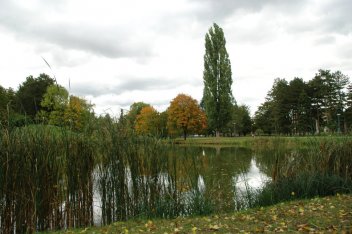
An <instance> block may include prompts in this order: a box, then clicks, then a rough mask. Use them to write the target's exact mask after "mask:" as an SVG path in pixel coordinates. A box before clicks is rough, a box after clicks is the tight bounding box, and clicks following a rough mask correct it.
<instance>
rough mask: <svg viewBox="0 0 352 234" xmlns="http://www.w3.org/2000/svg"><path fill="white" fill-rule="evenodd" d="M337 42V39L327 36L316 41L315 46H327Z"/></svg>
mask: <svg viewBox="0 0 352 234" xmlns="http://www.w3.org/2000/svg"><path fill="white" fill-rule="evenodd" d="M335 42H336V38H335V37H334V36H331V35H326V36H321V37H319V38H318V39H316V40H315V42H314V43H315V44H317V45H327V44H333V43H335Z"/></svg>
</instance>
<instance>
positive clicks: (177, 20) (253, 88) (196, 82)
mask: <svg viewBox="0 0 352 234" xmlns="http://www.w3.org/2000/svg"><path fill="white" fill-rule="evenodd" d="M351 12H352V1H351V0H286V1H285V0H177V1H176V0H148V1H143V0H139V1H138V0H129V1H126V0H124V1H122V0H111V1H108V0H100V1H93V0H92V1H87V0H70V1H69V0H56V1H47V0H26V1H19V0H18V1H9V0H0V85H1V86H3V87H5V88H8V87H12V88H14V89H17V88H18V86H19V84H20V83H22V82H23V81H24V80H25V78H26V77H27V76H29V75H33V76H35V77H37V76H38V75H39V74H40V73H47V74H49V75H51V76H53V75H55V76H56V78H57V81H58V83H59V84H61V85H63V86H64V87H66V88H67V89H69V91H70V93H71V94H74V95H78V96H81V97H85V98H86V99H88V100H89V101H91V102H92V103H93V104H95V111H96V113H98V114H101V113H110V114H116V115H118V114H119V108H125V109H129V106H130V105H131V104H132V103H133V102H138V101H143V102H146V103H150V104H152V105H153V106H154V107H156V108H157V109H158V110H159V111H163V110H165V109H166V108H167V106H168V105H169V103H170V101H171V100H172V99H173V98H174V97H176V95H177V94H179V93H185V94H188V95H191V96H192V97H194V98H196V99H197V100H198V101H200V99H201V98H202V92H203V55H204V51H205V49H204V36H205V34H206V32H207V31H208V29H209V28H210V27H211V25H212V24H213V22H216V23H217V24H218V25H219V26H220V27H222V28H223V30H224V33H225V38H226V41H227V45H226V47H227V51H228V53H229V55H230V59H231V63H232V74H233V77H232V78H233V86H232V91H233V95H234V97H235V99H236V101H237V103H238V104H246V105H248V106H250V109H251V112H252V113H254V111H255V110H256V109H257V106H258V105H259V104H260V103H262V102H263V101H264V98H265V96H266V94H267V92H268V90H269V89H270V88H271V86H272V84H273V80H274V79H275V78H277V77H280V78H286V79H287V80H291V79H293V78H294V77H301V78H303V79H304V80H309V79H311V78H312V77H313V76H314V74H315V73H316V72H317V71H318V69H320V68H323V69H330V70H332V71H336V70H340V71H341V72H342V73H344V74H346V75H348V76H350V77H351V76H352V59H351V58H352V13H351ZM42 57H43V58H45V59H46V60H47V61H48V62H49V64H50V65H51V67H52V70H50V69H49V67H48V66H47V65H46V64H45V62H44V61H43V60H42ZM69 80H70V84H71V86H70V88H69Z"/></svg>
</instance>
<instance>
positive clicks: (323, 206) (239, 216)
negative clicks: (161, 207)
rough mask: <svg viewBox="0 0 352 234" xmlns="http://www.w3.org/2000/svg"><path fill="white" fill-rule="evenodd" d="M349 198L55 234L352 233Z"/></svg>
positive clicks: (300, 202) (325, 199)
mask: <svg viewBox="0 0 352 234" xmlns="http://www.w3.org/2000/svg"><path fill="white" fill-rule="evenodd" d="M351 204H352V196H351V195H337V196H333V197H325V198H314V199H310V200H299V201H292V202H287V203H280V204H277V205H275V206H270V207H265V208H257V209H249V210H246V211H243V212H237V213H225V214H218V215H212V216H204V217H189V218H184V217H179V218H176V219H156V220H132V221H127V222H116V223H114V224H112V225H109V226H104V227H100V228H95V227H94V228H85V229H75V230H68V231H62V232H57V233H213V232H216V233H237V232H250V233H252V232H265V231H269V232H280V231H281V232H297V231H299V232H313V233H314V232H340V233H344V232H345V233H350V232H351V231H352V206H351Z"/></svg>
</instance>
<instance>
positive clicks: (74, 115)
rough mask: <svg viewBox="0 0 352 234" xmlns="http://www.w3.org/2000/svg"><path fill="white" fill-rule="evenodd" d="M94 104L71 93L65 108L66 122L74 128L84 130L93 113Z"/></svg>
mask: <svg viewBox="0 0 352 234" xmlns="http://www.w3.org/2000/svg"><path fill="white" fill-rule="evenodd" d="M91 109H92V105H91V104H88V103H87V101H86V100H85V99H82V98H79V97H76V96H73V95H71V96H70V101H69V103H68V106H67V108H66V109H65V115H64V118H65V122H66V124H67V125H69V126H70V127H71V128H72V129H74V130H82V128H83V126H84V124H85V122H87V120H88V118H89V115H90V114H91Z"/></svg>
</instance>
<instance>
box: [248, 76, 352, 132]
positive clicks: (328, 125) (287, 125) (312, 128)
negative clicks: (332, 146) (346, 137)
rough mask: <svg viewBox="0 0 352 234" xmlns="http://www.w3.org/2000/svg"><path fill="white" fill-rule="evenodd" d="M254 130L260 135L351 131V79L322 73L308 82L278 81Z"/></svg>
mask: <svg viewBox="0 0 352 234" xmlns="http://www.w3.org/2000/svg"><path fill="white" fill-rule="evenodd" d="M253 128H254V130H256V131H257V133H264V134H286V135H305V134H319V133H322V132H329V133H334V132H335V133H336V132H337V133H339V132H345V133H347V132H349V131H351V128H352V85H350V84H349V77H348V76H346V75H344V74H342V73H341V72H340V71H336V72H331V71H329V70H319V71H318V73H316V74H315V76H314V78H313V79H311V80H309V81H307V82H305V81H303V79H301V78H294V79H293V80H291V81H290V82H288V81H287V80H285V79H280V78H278V79H276V80H275V82H274V84H273V86H272V88H271V90H270V91H269V92H268V94H267V97H266V100H265V102H264V103H263V104H261V105H260V106H259V108H258V110H257V111H256V113H255V116H254V126H253Z"/></svg>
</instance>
